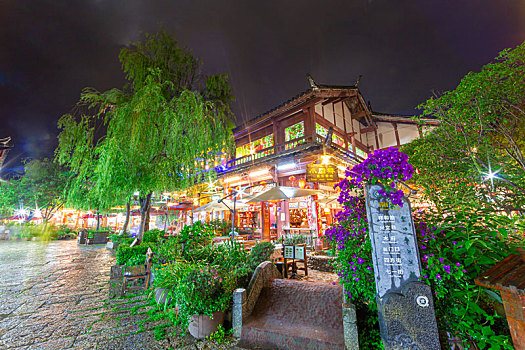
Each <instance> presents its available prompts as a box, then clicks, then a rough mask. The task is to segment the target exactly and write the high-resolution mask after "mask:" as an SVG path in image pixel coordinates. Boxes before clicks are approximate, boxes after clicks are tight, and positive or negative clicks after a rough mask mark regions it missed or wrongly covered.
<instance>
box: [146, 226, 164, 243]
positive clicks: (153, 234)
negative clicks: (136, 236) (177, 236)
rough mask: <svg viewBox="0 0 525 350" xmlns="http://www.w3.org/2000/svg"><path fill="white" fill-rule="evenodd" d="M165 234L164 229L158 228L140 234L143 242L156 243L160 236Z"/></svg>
mask: <svg viewBox="0 0 525 350" xmlns="http://www.w3.org/2000/svg"><path fill="white" fill-rule="evenodd" d="M165 234H166V231H164V230H159V229H158V228H156V229H153V230H149V231H146V232H144V235H143V236H142V242H144V243H158V242H160V240H161V238H162V237H163V236H164V235H165Z"/></svg>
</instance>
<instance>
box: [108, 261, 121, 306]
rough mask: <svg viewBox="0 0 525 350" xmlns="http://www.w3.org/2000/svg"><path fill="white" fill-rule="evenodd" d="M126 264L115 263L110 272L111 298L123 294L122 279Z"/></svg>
mask: <svg viewBox="0 0 525 350" xmlns="http://www.w3.org/2000/svg"><path fill="white" fill-rule="evenodd" d="M123 268H124V265H113V266H111V271H110V274H109V298H110V299H112V298H116V297H120V296H121V295H122V281H123V279H124V275H123Z"/></svg>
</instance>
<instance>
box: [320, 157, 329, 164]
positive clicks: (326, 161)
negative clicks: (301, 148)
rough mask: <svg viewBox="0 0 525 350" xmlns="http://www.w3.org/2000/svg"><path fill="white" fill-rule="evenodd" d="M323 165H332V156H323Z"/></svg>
mask: <svg viewBox="0 0 525 350" xmlns="http://www.w3.org/2000/svg"><path fill="white" fill-rule="evenodd" d="M321 159H322V161H321V164H330V156H321Z"/></svg>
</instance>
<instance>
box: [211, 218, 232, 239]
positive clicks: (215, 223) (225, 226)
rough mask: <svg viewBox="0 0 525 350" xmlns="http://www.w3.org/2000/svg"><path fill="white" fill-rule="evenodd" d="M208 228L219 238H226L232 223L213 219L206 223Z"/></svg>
mask: <svg viewBox="0 0 525 350" xmlns="http://www.w3.org/2000/svg"><path fill="white" fill-rule="evenodd" d="M208 225H209V226H210V228H211V229H212V230H213V232H215V233H216V234H219V235H221V236H227V235H228V233H229V232H230V231H231V229H232V222H231V221H226V220H221V219H215V220H212V221H210V222H209V223H208Z"/></svg>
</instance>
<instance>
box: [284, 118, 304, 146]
mask: <svg viewBox="0 0 525 350" xmlns="http://www.w3.org/2000/svg"><path fill="white" fill-rule="evenodd" d="M301 137H304V122H300V123H297V124H294V125H292V126H289V127H287V128H286V129H284V140H285V141H286V142H288V141H292V140H295V139H299V138H301Z"/></svg>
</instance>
